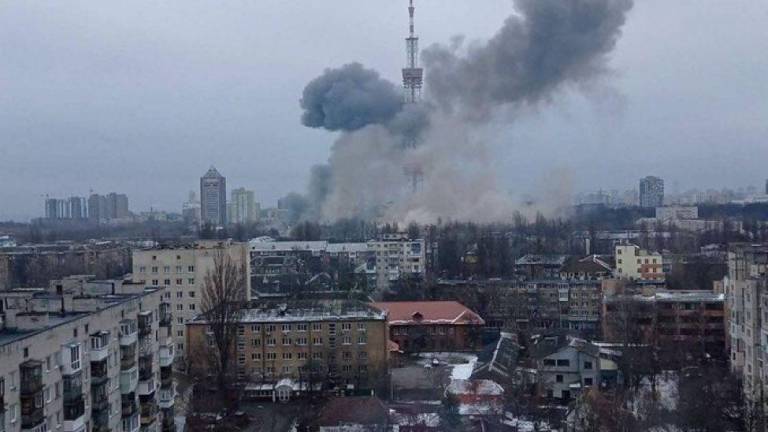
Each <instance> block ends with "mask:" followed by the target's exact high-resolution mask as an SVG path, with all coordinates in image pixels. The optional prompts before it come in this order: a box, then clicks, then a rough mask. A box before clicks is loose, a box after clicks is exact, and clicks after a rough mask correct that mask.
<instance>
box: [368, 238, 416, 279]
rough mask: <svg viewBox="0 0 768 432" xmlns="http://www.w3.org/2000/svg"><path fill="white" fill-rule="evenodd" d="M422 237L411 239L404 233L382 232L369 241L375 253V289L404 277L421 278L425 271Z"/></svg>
mask: <svg viewBox="0 0 768 432" xmlns="http://www.w3.org/2000/svg"><path fill="white" fill-rule="evenodd" d="M425 246H426V245H425V242H424V239H411V238H409V237H408V234H406V233H393V234H382V236H381V238H379V239H378V240H376V241H372V242H369V247H370V249H372V250H373V251H374V252H375V254H376V290H377V291H379V292H383V291H386V290H388V289H390V287H391V286H392V284H393V283H395V282H396V281H398V280H400V279H404V278H416V279H423V278H424V277H425V275H426V273H427V268H426V267H427V258H426V249H425Z"/></svg>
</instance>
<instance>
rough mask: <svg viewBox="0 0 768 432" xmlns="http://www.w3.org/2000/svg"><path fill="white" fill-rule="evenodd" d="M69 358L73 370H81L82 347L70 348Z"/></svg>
mask: <svg viewBox="0 0 768 432" xmlns="http://www.w3.org/2000/svg"><path fill="white" fill-rule="evenodd" d="M69 358H70V360H71V362H72V364H71V365H70V366H71V367H72V370H78V369H80V345H76V346H73V347H70V348H69Z"/></svg>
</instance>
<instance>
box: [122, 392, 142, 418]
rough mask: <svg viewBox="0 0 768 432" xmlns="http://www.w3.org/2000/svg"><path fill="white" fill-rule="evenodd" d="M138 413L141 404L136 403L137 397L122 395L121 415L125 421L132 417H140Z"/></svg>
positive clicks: (131, 394)
mask: <svg viewBox="0 0 768 432" xmlns="http://www.w3.org/2000/svg"><path fill="white" fill-rule="evenodd" d="M138 413H139V404H138V403H137V402H136V395H135V394H134V393H130V394H127V395H125V394H124V395H122V397H121V401H120V415H121V416H122V417H123V419H125V418H127V417H132V416H134V415H136V416H137V417H138ZM137 420H138V419H137ZM137 423H138V422H137Z"/></svg>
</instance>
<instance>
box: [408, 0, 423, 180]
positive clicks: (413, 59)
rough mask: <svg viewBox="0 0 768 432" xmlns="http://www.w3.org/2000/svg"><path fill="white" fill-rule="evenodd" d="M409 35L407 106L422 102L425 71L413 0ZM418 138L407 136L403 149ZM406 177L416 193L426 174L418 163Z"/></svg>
mask: <svg viewBox="0 0 768 432" xmlns="http://www.w3.org/2000/svg"><path fill="white" fill-rule="evenodd" d="M409 1H410V3H409V5H408V16H409V19H410V21H409V33H408V37H407V38H405V55H406V65H405V67H404V68H403V102H404V103H405V104H417V103H419V102H421V87H422V84H423V83H424V69H422V68H420V67H419V65H418V57H419V37H418V36H416V33H415V28H414V24H413V13H414V12H415V10H416V8H415V7H414V6H413V0H409ZM416 139H417V137H416V136H406V137H405V138H404V139H403V147H405V148H406V149H409V148H415V147H416ZM403 171H404V172H405V175H406V176H407V177H408V178H409V180H410V182H411V189H412V191H413V192H416V191H417V190H418V189H419V185H420V184H421V182H422V180H423V178H424V173H423V172H422V169H421V167H420V166H419V165H418V164H416V163H411V164H407V165H406V166H405V168H403Z"/></svg>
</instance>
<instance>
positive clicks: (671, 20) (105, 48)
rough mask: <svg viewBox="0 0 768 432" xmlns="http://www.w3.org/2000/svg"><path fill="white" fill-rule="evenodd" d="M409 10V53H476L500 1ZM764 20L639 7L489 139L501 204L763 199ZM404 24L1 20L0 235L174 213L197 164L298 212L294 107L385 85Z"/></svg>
mask: <svg viewBox="0 0 768 432" xmlns="http://www.w3.org/2000/svg"><path fill="white" fill-rule="evenodd" d="M418 7H419V10H418V18H417V19H418V34H419V37H420V39H421V47H422V49H426V48H428V47H429V46H430V45H432V44H434V43H439V44H443V45H445V44H450V43H451V40H452V37H453V36H454V35H464V36H465V38H466V41H467V42H469V43H471V42H473V41H483V40H486V39H488V38H490V37H492V36H493V35H494V34H495V32H496V31H497V30H498V29H499V28H500V27H501V25H502V22H503V19H504V18H505V17H506V16H507V15H509V14H512V13H513V6H512V3H511V2H509V1H496V0H494V1H483V2H458V1H457V2H452V4H451V7H450V8H448V7H444V5H443V4H442V3H441V2H437V1H435V0H424V1H422V2H420V4H419V6H418ZM499 11H505V12H504V13H500V12H499ZM767 16H768V5H766V4H765V3H761V2H748V1H735V2H729V3H728V4H727V5H724V4H723V3H721V2H714V1H695V2H694V1H676V2H664V1H655V0H645V1H640V2H636V3H635V4H634V7H633V8H632V9H631V10H629V11H628V12H627V14H626V23H625V24H624V25H623V26H622V27H621V30H620V33H621V34H620V36H619V37H618V39H617V44H616V46H615V48H614V49H613V50H612V51H611V52H610V53H609V54H608V62H607V65H608V66H609V68H610V72H609V73H608V74H606V75H605V76H603V77H601V78H600V80H599V81H597V82H596V83H595V84H594V85H592V86H591V87H590V88H588V89H583V88H577V87H578V86H568V87H567V88H565V89H564V90H558V91H556V92H555V93H554V94H553V95H552V97H548V101H547V102H546V103H544V104H539V105H537V106H536V107H535V108H534V109H521V110H515V112H514V114H513V115H510V116H511V117H513V119H510V118H508V117H507V116H506V114H502V115H499V114H498V113H497V114H496V115H497V116H500V117H501V118H497V119H496V120H495V121H493V122H491V123H490V124H489V125H487V126H485V128H484V130H485V132H484V135H483V138H484V139H485V140H486V141H487V150H488V152H489V154H490V155H491V156H490V157H489V158H488V160H490V161H492V163H493V165H495V168H496V170H497V172H498V173H499V177H498V186H499V188H500V189H502V190H505V191H509V192H510V193H512V195H513V196H520V195H524V194H537V193H542V191H547V190H551V189H553V188H556V189H562V190H563V193H564V194H570V193H573V192H578V191H582V190H592V189H598V188H601V187H605V185H610V187H611V188H616V189H628V188H632V187H634V185H636V183H637V181H638V179H639V178H641V177H643V176H645V175H647V174H654V175H659V176H661V177H663V178H665V180H666V181H667V187H668V189H669V190H672V189H673V188H674V187H675V185H679V187H680V188H681V189H685V188H690V187H698V188H710V187H712V188H721V187H738V186H743V185H761V184H762V182H763V181H764V177H765V174H764V172H763V171H764V163H763V162H764V161H765V160H766V159H768V143H766V135H767V134H768V124H767V123H766V122H765V118H768V106H767V105H766V104H765V103H764V101H765V100H766V98H768V86H766V85H765V79H764V77H765V76H767V73H768V58H766V56H765V55H764V53H765V52H767V51H768V34H766V32H765V31H764V23H765V19H766V17H767ZM404 18H405V17H404V10H403V6H402V5H401V4H400V2H365V3H360V2H353V1H336V2H333V6H332V7H331V6H329V5H327V4H325V3H322V4H320V3H317V4H314V3H311V4H306V3H305V2H277V1H266V2H258V3H247V2H227V3H225V4H215V5H214V4H206V3H202V2H175V1H174V2H165V3H163V4H156V3H154V2H143V3H141V4H137V3H132V4H130V5H120V4H110V3H101V2H100V3H93V2H67V3H66V4H63V3H62V4H46V3H31V2H20V1H18V2H10V3H7V4H5V5H4V7H3V9H2V10H1V11H0V52H2V53H3V61H2V63H0V137H1V138H0V180H2V184H4V187H2V188H0V202H2V203H3V205H2V206H1V207H0V220H3V219H18V220H28V219H30V218H32V217H38V216H40V215H41V213H42V202H43V199H42V197H43V196H44V195H46V194H49V195H51V196H69V195H87V194H88V193H89V191H90V190H93V191H94V192H98V193H107V192H109V191H112V190H117V191H121V192H124V193H127V194H128V195H129V196H130V197H131V200H132V202H131V205H132V207H133V208H136V209H149V208H150V207H153V208H156V209H162V210H169V211H178V209H179V207H180V203H181V202H182V201H183V200H184V198H185V197H186V193H187V192H188V191H189V190H196V189H197V181H198V179H199V177H200V176H201V175H202V174H203V173H204V172H205V171H206V170H207V168H208V167H209V165H211V164H214V165H216V167H217V168H218V169H219V171H221V172H222V173H223V174H224V175H226V176H227V178H228V183H229V185H230V186H231V187H239V186H245V187H248V188H249V189H253V190H254V191H255V192H256V196H257V198H258V200H259V201H261V202H274V201H276V200H277V199H278V198H279V197H281V196H284V195H285V194H287V193H288V192H291V191H297V192H302V193H303V192H304V191H305V190H306V185H307V182H308V181H309V172H310V167H311V166H312V165H315V164H320V163H324V162H326V161H327V159H328V157H329V154H330V146H331V145H332V143H333V141H334V140H335V139H336V137H337V133H332V132H327V131H323V130H314V129H310V128H307V127H304V126H302V125H301V123H300V117H301V113H302V110H301V107H300V106H299V99H300V98H301V97H302V90H303V89H304V87H305V85H306V84H307V83H308V82H310V81H311V80H312V79H313V78H315V77H317V76H318V75H319V74H321V73H322V72H323V70H324V69H326V68H335V67H340V66H342V65H344V64H348V63H351V62H359V63H362V64H363V65H364V66H365V67H367V68H371V69H374V70H376V71H378V72H379V73H380V74H381V75H382V77H383V78H385V79H388V80H389V81H392V82H394V83H398V82H399V72H400V68H401V67H403V65H404V63H405V58H404V52H403V51H404V46H403V41H402V38H403V37H404V36H405V34H406V31H407V26H406V25H405V20H404ZM425 74H426V79H425V81H426V89H427V91H428V90H429V76H430V71H429V69H428V68H427V70H426V71H425ZM682 167H685V168H686V169H685V170H682V169H681V168H682Z"/></svg>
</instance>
